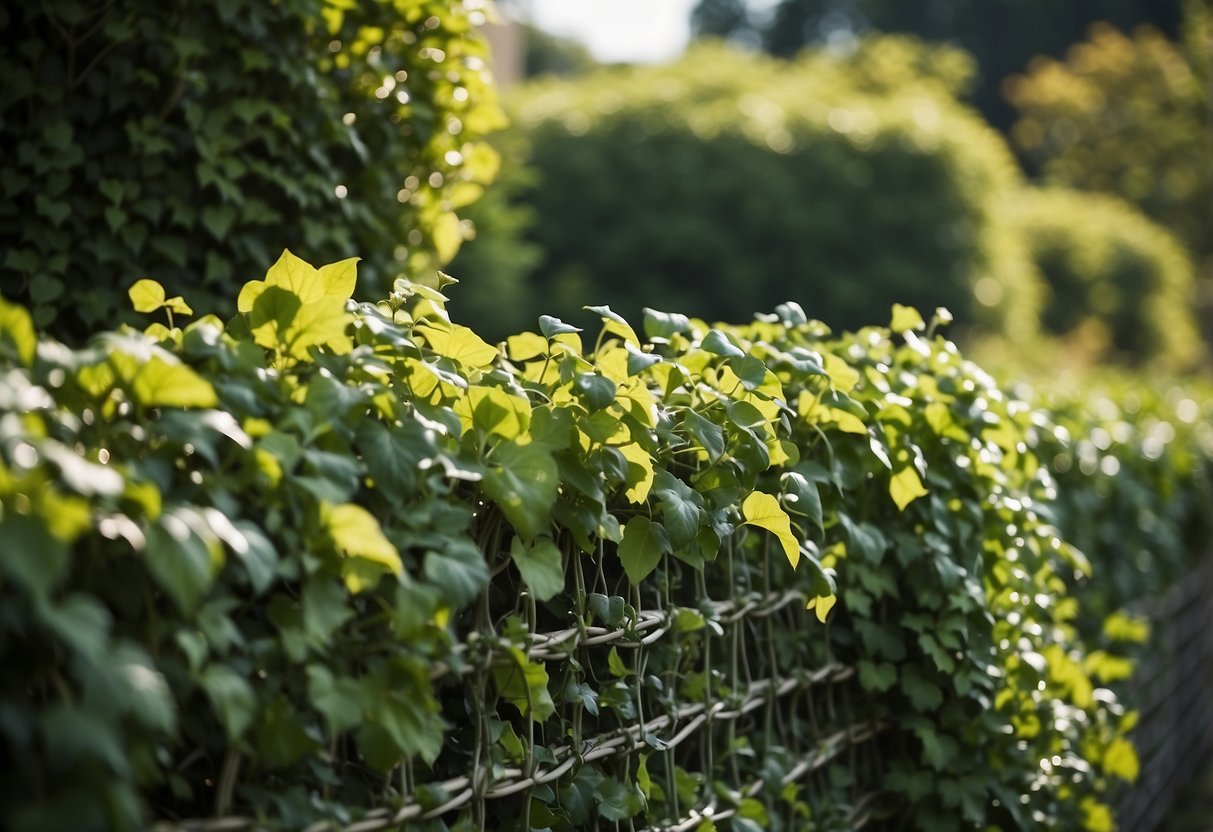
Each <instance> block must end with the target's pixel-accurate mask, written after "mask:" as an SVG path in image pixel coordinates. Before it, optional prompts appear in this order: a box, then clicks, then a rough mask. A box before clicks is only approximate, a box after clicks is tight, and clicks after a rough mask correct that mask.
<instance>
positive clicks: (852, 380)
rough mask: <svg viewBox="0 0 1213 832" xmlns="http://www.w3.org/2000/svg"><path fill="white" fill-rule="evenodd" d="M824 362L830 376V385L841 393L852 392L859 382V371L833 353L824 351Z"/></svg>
mask: <svg viewBox="0 0 1213 832" xmlns="http://www.w3.org/2000/svg"><path fill="white" fill-rule="evenodd" d="M821 358H822V363H824V364H825V371H826V374H827V375H829V377H830V385H831V386H833V388H834V389H835V390H837V391H839V392H840V393H850V392H851V391H852V390H854V389H855V385H856V384H858V383H859V371H858V370H856V369H855V368H854V367H852V366H850V365H849V364H847V362H845V361H843V360H842V359H841V358H839V357H838V356H836V355H834V354H833V353H828V352H827V353H822V356H821Z"/></svg>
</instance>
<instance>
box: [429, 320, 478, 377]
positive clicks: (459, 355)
mask: <svg viewBox="0 0 1213 832" xmlns="http://www.w3.org/2000/svg"><path fill="white" fill-rule="evenodd" d="M417 331H418V332H420V333H421V334H422V335H423V336H425V340H426V341H427V342H428V343H429V345H430V349H432V350H433V351H434V352H436V353H438V354H439V355H445V356H446V357H447V358H453V359H454V360H455V361H458V362H459V363H460V364H462V365H463V366H465V367H476V368H481V367H487V366H489V365H490V364H492V363H493V361H494V359H496V358H497V348H496V347H494V346H493V345H492V344H489V343H486V342H485V340H484V339H483V338H481V337H480V336H479V335H477V334H476V333H475V332H473V331H472V330H470V329H468V328H467V327H466V326H460V325H459V324H451V325H450V326H449V327H446V328H442V329H439V328H438V327H432V326H423V327H418V328H417Z"/></svg>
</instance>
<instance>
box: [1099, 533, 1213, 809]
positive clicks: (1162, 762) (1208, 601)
mask: <svg viewBox="0 0 1213 832" xmlns="http://www.w3.org/2000/svg"><path fill="white" fill-rule="evenodd" d="M1137 612H1139V613H1141V614H1142V615H1144V616H1145V617H1147V618H1148V619H1149V620H1150V622H1151V630H1152V632H1151V634H1150V640H1149V642H1148V643H1147V645H1148V648H1149V649H1148V650H1147V652H1146V654H1145V656H1144V657H1143V658H1142V660H1141V662H1140V664H1139V665H1138V667H1137V671H1136V673H1135V674H1134V676H1133V678H1132V679H1131V680H1130V682H1129V689H1128V691H1127V694H1126V696H1125V700H1126V705H1127V706H1128V707H1132V708H1137V709H1138V710H1139V712H1140V713H1141V722H1140V724H1139V725H1138V727H1137V729H1136V730H1135V732H1134V735H1133V739H1134V744H1135V745H1136V746H1137V749H1138V754H1139V755H1140V757H1141V774H1140V776H1139V779H1138V780H1137V782H1136V783H1135V784H1134V786H1133V788H1132V789H1130V790H1129V791H1128V792H1127V793H1126V794H1125V796H1124V798H1123V799H1122V801H1121V803H1120V807H1119V813H1118V814H1119V820H1120V824H1121V828H1122V829H1132V830H1140V832H1151V830H1154V829H1157V828H1158V827H1159V826H1160V825H1161V824H1162V822H1163V820H1164V819H1165V817H1166V815H1167V813H1168V811H1169V810H1171V809H1172V808H1173V807H1174V805H1175V802H1176V800H1177V798H1178V797H1179V792H1180V791H1181V790H1182V789H1183V788H1184V786H1185V785H1186V784H1187V783H1189V782H1190V781H1191V779H1192V777H1193V776H1194V775H1195V774H1197V772H1198V771H1199V767H1200V765H1201V763H1203V762H1204V761H1206V760H1207V759H1208V758H1209V756H1210V754H1213V696H1210V694H1209V691H1210V690H1213V553H1210V556H1209V557H1206V559H1205V562H1204V563H1203V564H1201V565H1200V566H1198V567H1197V568H1195V569H1193V570H1192V571H1191V572H1190V573H1188V575H1186V576H1185V577H1184V578H1183V579H1181V580H1180V581H1178V582H1177V583H1176V584H1175V586H1173V587H1172V588H1171V590H1170V591H1169V592H1167V594H1166V595H1164V596H1163V597H1162V598H1160V599H1156V600H1154V601H1151V602H1149V603H1146V604H1143V605H1141V607H1140V608H1139V609H1138V610H1137Z"/></svg>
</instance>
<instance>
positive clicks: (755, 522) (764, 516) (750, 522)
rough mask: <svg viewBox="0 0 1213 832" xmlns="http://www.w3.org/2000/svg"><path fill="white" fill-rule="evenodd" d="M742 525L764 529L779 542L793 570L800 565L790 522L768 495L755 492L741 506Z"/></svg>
mask: <svg viewBox="0 0 1213 832" xmlns="http://www.w3.org/2000/svg"><path fill="white" fill-rule="evenodd" d="M741 515H742V517H744V518H745V522H744V523H743V525H746V526H757V527H758V528H760V529H766V530H767V531H769V532H770V533H771V534H773V535H775V537H776V538H777V539H778V540H779V544H780V545H781V546H782V547H783V552H784V554H785V555H787V558H788V562H789V563H790V564H792V568H793V569H795V568H796V565H797V564H798V563H800V543H799V542H798V541H797V540H796V537H795V536H794V535H793V534H792V520H791V518H790V517H788V515H787V512H785V511H784V510H783V509H782V508H780V506H779V500H777V499H776V498H775V497H774V496H772V495H770V494H765V493H763V492H761V491H755V492H753V493H751V494H750V496H748V497H746V498H745V501H744V502H743V503H742V504H741Z"/></svg>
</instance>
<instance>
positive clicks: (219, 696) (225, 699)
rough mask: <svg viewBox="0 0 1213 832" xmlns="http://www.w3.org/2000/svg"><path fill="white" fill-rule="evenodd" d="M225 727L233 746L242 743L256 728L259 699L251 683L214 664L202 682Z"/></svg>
mask: <svg viewBox="0 0 1213 832" xmlns="http://www.w3.org/2000/svg"><path fill="white" fill-rule="evenodd" d="M198 681H199V682H200V683H201V684H202V689H203V690H205V691H206V695H207V696H208V697H209V698H210V700H211V706H212V707H213V708H214V709H215V713H216V714H217V715H218V717H219V721H220V722H221V723H223V729H224V731H225V732H226V733H227V738H228V741H229V742H235V741H236V740H238V739H240V737H241V736H242V735H243V734H244V732H245V730H246V729H247V728H248V727H249V725H250V724H252V721H253V714H254V712H255V711H256V708H257V698H256V696H254V694H253V689H252V687H251V686H250V685H249V683H248V682H247V681H246V680H245V679H244V677H242V676H241V675H240V674H238V673H237V672H236V671H235V670H233V669H232V668H230V667H228V666H227V665H225V664H212V665H211V666H210V667H208V668H207V669H206V671H205V672H204V673H203V674H202V678H201V679H199V680H198Z"/></svg>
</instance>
